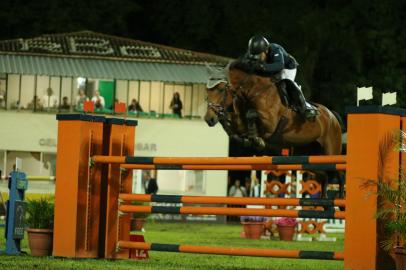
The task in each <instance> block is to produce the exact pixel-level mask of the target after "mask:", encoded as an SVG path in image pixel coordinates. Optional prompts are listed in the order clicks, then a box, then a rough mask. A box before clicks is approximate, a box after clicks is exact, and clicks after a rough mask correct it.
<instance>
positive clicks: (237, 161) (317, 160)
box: [92, 155, 346, 165]
mask: <svg viewBox="0 0 406 270" xmlns="http://www.w3.org/2000/svg"><path fill="white" fill-rule="evenodd" d="M92 160H93V162H96V163H110V164H111V163H119V164H156V165H164V164H166V165H170V164H171V165H178V164H182V165H271V164H274V165H282V164H345V163H346V156H345V155H331V156H273V157H267V156H265V157H134V156H102V155H95V156H93V157H92Z"/></svg>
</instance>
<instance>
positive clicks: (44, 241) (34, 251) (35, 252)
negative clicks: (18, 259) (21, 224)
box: [27, 229, 53, 256]
mask: <svg viewBox="0 0 406 270" xmlns="http://www.w3.org/2000/svg"><path fill="white" fill-rule="evenodd" d="M27 233H28V245H29V247H30V250H31V255H32V256H50V255H52V236H53V231H52V230H48V229H28V230H27Z"/></svg>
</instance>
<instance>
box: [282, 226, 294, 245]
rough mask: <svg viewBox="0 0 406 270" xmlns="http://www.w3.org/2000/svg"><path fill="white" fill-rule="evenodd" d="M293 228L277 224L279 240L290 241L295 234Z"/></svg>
mask: <svg viewBox="0 0 406 270" xmlns="http://www.w3.org/2000/svg"><path fill="white" fill-rule="evenodd" d="M295 229H296V225H295V226H289V225H280V224H278V231H279V239H281V240H284V241H292V240H293V235H294V234H295Z"/></svg>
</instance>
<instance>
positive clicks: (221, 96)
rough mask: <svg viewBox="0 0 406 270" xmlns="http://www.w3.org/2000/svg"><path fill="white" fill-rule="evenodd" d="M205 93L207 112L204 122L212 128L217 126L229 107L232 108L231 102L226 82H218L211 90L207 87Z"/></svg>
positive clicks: (228, 85) (228, 86)
mask: <svg viewBox="0 0 406 270" xmlns="http://www.w3.org/2000/svg"><path fill="white" fill-rule="evenodd" d="M206 91H207V112H206V115H205V116H204V120H205V121H206V123H207V124H208V125H209V126H211V127H212V126H214V125H216V124H217V122H218V121H219V118H221V117H225V113H226V110H227V108H228V107H229V106H232V104H233V100H232V96H231V92H230V91H231V90H230V84H229V83H228V82H224V81H222V82H219V83H217V84H216V85H215V86H213V87H211V88H208V87H207V88H206Z"/></svg>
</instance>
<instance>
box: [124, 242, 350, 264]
mask: <svg viewBox="0 0 406 270" xmlns="http://www.w3.org/2000/svg"><path fill="white" fill-rule="evenodd" d="M117 247H118V248H119V249H140V250H151V251H163V252H180V253H199V254H213V255H233V256H255V257H275V258H297V259H318V260H343V259H344V254H343V252H333V251H305V250H284V249H259V248H236V247H231V248H228V247H211V246H191V245H176V244H158V243H141V242H129V241H119V242H118V243H117Z"/></svg>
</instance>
